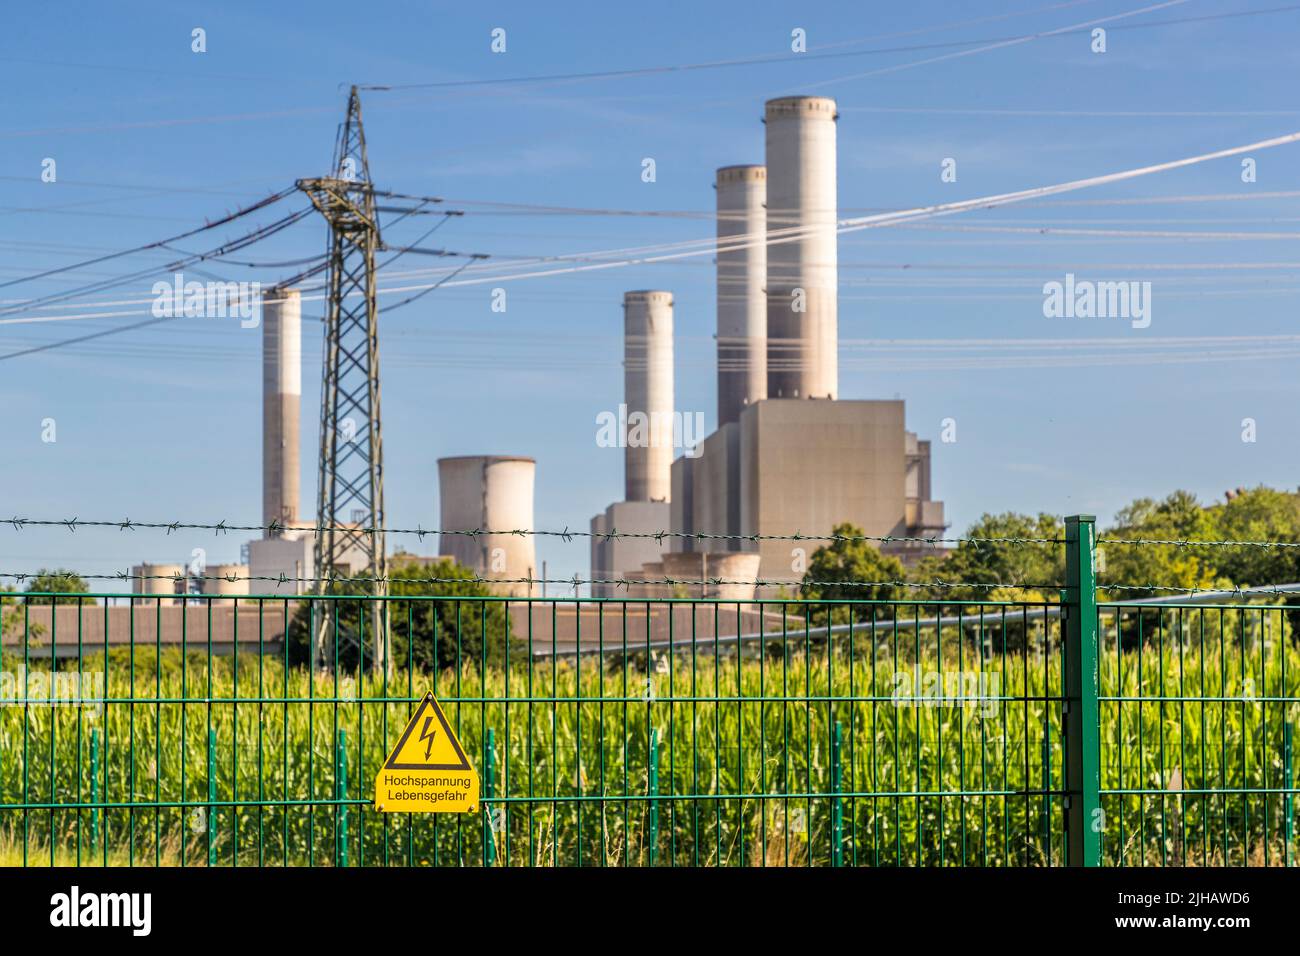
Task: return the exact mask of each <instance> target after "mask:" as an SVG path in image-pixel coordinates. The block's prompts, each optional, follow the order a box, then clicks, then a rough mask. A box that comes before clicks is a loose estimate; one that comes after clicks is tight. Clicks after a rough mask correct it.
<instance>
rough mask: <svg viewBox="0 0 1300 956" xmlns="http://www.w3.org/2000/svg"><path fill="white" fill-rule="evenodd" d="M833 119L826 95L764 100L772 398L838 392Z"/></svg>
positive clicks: (827, 395) (769, 387)
mask: <svg viewBox="0 0 1300 956" xmlns="http://www.w3.org/2000/svg"><path fill="white" fill-rule="evenodd" d="M835 121H836V112H835V101H834V100H832V99H829V98H827V97H822V96H787V97H782V98H780V99H775V100H768V101H767V110H766V116H765V122H766V124H767V235H768V239H769V245H768V248H767V335H768V343H767V394H768V397H769V398H835V397H836V396H837V395H838V394H839V360H838V356H837V354H836V353H837V349H838V329H837V322H838V319H837V316H836V296H837V285H838V263H837V254H836V232H835V220H836V194H835V189H836V184H835V176H836V174H835ZM793 236H797V238H794V239H793V241H789V242H779V241H778V242H775V244H773V243H772V241H773V240H780V239H781V238H782V237H793Z"/></svg>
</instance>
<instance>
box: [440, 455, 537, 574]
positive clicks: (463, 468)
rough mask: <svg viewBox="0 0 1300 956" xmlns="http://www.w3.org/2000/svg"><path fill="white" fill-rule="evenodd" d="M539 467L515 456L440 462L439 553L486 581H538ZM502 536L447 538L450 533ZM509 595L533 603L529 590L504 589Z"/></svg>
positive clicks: (458, 458)
mask: <svg viewBox="0 0 1300 956" xmlns="http://www.w3.org/2000/svg"><path fill="white" fill-rule="evenodd" d="M536 471H537V464H536V462H534V461H533V459H531V458H522V457H518V456H514V455H464V456H460V457H456V458H439V459H438V498H439V502H440V505H441V515H442V516H441V521H442V529H443V531H442V534H441V535H440V536H439V538H440V540H439V542H438V553H439V554H446V555H450V556H451V557H453V558H455V559H456V561H457V562H459V563H460V564H463V565H465V566H466V567H468V568H470V569H471V570H473V571H474V572H475V573H476V574H478V575H480V576H481V577H485V578H498V579H501V578H535V577H539V575H538V574H537V573H536V571H537V552H536V548H535V542H534V539H533V535H531V534H524V535H519V534H510V533H509V532H511V531H514V530H516V529H518V530H524V531H531V530H533V479H534V476H535V474H536ZM473 530H483V531H494V532H503V531H504V532H506V533H504V534H480V535H465V534H448V533H447V532H449V531H473ZM501 590H502V591H503V592H505V593H508V594H513V595H518V596H521V597H530V596H531V595H532V588H530V587H529V585H528V584H526V583H524V584H518V583H516V584H510V585H503V586H502V588H501Z"/></svg>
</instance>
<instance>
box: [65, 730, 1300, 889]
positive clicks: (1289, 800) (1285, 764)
mask: <svg viewBox="0 0 1300 956" xmlns="http://www.w3.org/2000/svg"><path fill="white" fill-rule="evenodd" d="M1291 734H1292V724H1291V723H1290V721H1288V722H1287V723H1285V724H1283V725H1282V768H1283V772H1284V773H1285V774H1286V865H1287V866H1290V865H1291V845H1292V844H1293V843H1294V842H1295V801H1294V794H1292V793H1291V788H1292V787H1294V786H1295V783H1294V780H1295V777H1294V776H1293V774H1292V772H1291ZM91 833H94V831H93V830H92V831H91Z"/></svg>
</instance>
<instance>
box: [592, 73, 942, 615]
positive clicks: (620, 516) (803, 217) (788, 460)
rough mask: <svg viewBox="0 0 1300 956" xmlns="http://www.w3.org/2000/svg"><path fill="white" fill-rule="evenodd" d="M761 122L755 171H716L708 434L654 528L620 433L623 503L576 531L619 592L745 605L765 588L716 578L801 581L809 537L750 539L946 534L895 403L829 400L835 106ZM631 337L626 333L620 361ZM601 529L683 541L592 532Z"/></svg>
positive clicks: (835, 380) (926, 456) (677, 467)
mask: <svg viewBox="0 0 1300 956" xmlns="http://www.w3.org/2000/svg"><path fill="white" fill-rule="evenodd" d="M764 122H765V124H766V135H765V149H766V157H765V163H764V164H763V165H736V166H724V167H722V168H721V169H719V170H717V174H716V181H715V188H716V190H717V217H718V224H717V235H718V247H717V248H718V254H717V381H718V428H717V430H716V431H715V432H713V434H711V435H709V436H708V437H707V438H705V439H704V440H703V441H702V442H701V443H700V445H699V446H698V447H697V448H693V449H688V450H687V453H686V454H683V455H682V456H681V457H679V458H677V459H676V460H675V461H673V462H672V465H671V478H670V492H669V498H668V506H667V512H668V513H667V516H666V520H665V516H664V514H663V509H662V508H661V507H659V502H658V501H655V502H654V504H655V506H656V507H655V508H645V507H644V506H642V507H641V508H640V509H637V510H634V509H633V507H632V505H633V502H634V500H635V499H634V498H633V495H632V492H633V489H634V488H635V489H640V488H641V487H642V485H641V483H640V472H639V471H636V469H640V468H642V467H643V466H642V462H643V461H645V460H646V458H645V456H644V455H643V454H641V455H638V456H635V457H634V456H633V455H632V449H631V447H630V446H631V445H632V443H633V442H632V437H631V436H630V435H629V439H628V445H629V449H628V455H627V459H626V468H627V489H628V499H629V500H628V501H627V502H619V503H616V504H613V505H610V506H609V508H608V509H606V511H605V513H604V514H601V515H597V516H596V517H595V518H593V519H592V522H591V530H592V533H593V538H592V547H591V551H592V577H593V578H598V579H599V578H604V579H610V578H614V579H621V580H626V581H632V582H644V583H641V584H633V585H631V586H630V589H631V590H633V591H634V593H639V594H645V595H659V596H665V595H667V594H669V593H670V588H669V586H668V584H667V583H666V582H667V581H672V582H682V581H691V582H697V583H698V584H699V585H700V588H696V589H694V590H693V591H692V593H694V594H696V595H697V596H725V597H726V598H728V599H736V600H744V599H747V598H752V597H755V596H764V594H768V593H771V592H772V591H773V590H774V589H762V590H761V591H760V589H757V588H756V587H755V586H754V585H752V584H751V585H748V586H744V585H737V584H722V585H720V584H718V583H717V582H718V581H732V582H736V581H740V582H744V581H759V580H762V581H770V582H773V584H774V585H776V586H779V585H782V584H796V583H798V582H799V581H800V580H801V579H802V577H803V573H804V571H805V570H806V567H807V559H808V558H809V556H810V555H809V550H810V548H815V547H816V546H817V544H816V543H815V542H808V543H804V542H791V541H783V540H771V539H761V538H755V537H754V536H763V535H791V534H801V535H829V534H830V533H831V531H832V529H833V528H834V527H835V526H836V525H838V524H840V523H843V522H850V523H852V524H854V525H857V526H858V527H860V528H862V529H863V530H864V531H865V532H866V533H867V534H870V535H878V536H897V537H926V536H933V535H935V534H937V533H939V532H941V531H942V530H943V529H944V527H945V524H944V519H943V504H942V502H937V501H932V500H931V499H930V443H929V442H928V441H923V440H920V439H918V437H917V436H916V435H915V434H913V433H911V432H909V431H907V429H906V427H905V421H904V408H903V402H901V401H864V400H854V401H843V400H839V367H838V321H839V320H838V265H837V262H838V255H837V199H836V177H837V173H836V123H837V122H838V116H837V112H836V107H835V101H834V100H832V99H828V98H826V97H820V96H794V97H781V98H778V99H773V100H769V101H768V103H767V104H766V110H765V116H764ZM639 295H645V293H628V297H632V296H639ZM659 295H662V296H664V297H665V299H667V297H668V294H667V293H659ZM627 301H630V298H625V309H626V308H627V306H626V302H627ZM641 331H642V329H641V327H640V326H639V325H633V324H631V323H630V322H629V323H628V324H626V325H625V336H626V344H625V352H626V354H627V356H629V361H630V357H631V355H632V346H633V336H636V335H639V334H640V333H641ZM632 382H633V379H632V378H631V373H630V371H629V372H628V377H627V383H628V385H627V388H626V392H627V394H626V401H627V405H628V413H627V414H628V417H629V419H630V418H631V416H633V415H635V414H636V413H637V412H638V411H640V412H643V413H647V414H648V413H650V412H651V411H652V409H651V408H650V406H649V401H648V396H643V395H642V394H641V393H639V392H637V391H635V390H634V389H633V387H632ZM660 394H661V393H660ZM639 402H642V403H643V404H638V403H639ZM653 411H656V412H659V411H662V409H661V407H660V406H657V405H656V406H655V408H654V409H653ZM658 437H660V438H662V436H658ZM656 450H657V451H661V450H662V449H656ZM642 451H644V450H642ZM654 460H655V461H658V460H659V458H657V457H656V458H655V459H654ZM634 475H635V476H636V480H635V481H634ZM611 530H617V531H621V532H636V533H640V534H647V533H653V532H655V531H660V530H672V531H674V532H681V533H684V535H687V536H685V537H684V536H681V535H673V536H670V537H666V538H664V539H663V543H662V544H660V541H659V540H658V539H656V538H632V539H618V538H610V539H603V538H600V537H599V535H600V534H601V533H608V532H610V531H611ZM692 534H699V535H708V536H710V537H708V538H702V539H695V540H693V539H691V538H690V537H688V536H689V535H692ZM718 535H720V536H723V537H721V538H717V537H712V536H718ZM805 544H806V545H807V546H803V545H805ZM884 550H888V551H892V552H893V553H896V554H898V555H899V556H900V557H902V558H903V559H904V560H910V559H911V558H913V557H914V556H915V555H916V553H917V551H916V549H915V548H911V547H909V546H908V545H907V544H905V543H901V542H900V543H897V544H894V545H892V546H891V547H887V548H886V549H884ZM665 579H666V580H665ZM656 581H657V582H658V584H657V585H656V584H655V582H656ZM615 590H616V586H614V585H605V586H603V587H602V588H601V589H600V590H599V591H597V590H596V589H595V588H593V594H598V595H609V594H612V593H614V592H615ZM724 592H725V593H724Z"/></svg>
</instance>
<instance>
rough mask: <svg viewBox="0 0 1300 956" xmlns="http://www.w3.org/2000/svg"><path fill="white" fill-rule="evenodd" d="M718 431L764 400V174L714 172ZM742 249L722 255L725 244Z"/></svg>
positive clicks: (746, 169)
mask: <svg viewBox="0 0 1300 956" xmlns="http://www.w3.org/2000/svg"><path fill="white" fill-rule="evenodd" d="M717 190H718V246H719V251H718V268H717V273H718V292H717V295H718V426H719V427H721V426H723V425H725V424H727V422H734V421H737V420H738V419H739V418H740V413H741V411H742V410H743V409H744V407H745V406H746V405H748V404H749V403H750V402H757V401H761V400H762V399H764V398H767V301H766V297H765V296H764V295H763V286H764V284H765V283H766V281H767V246H765V245H763V244H762V242H761V240H762V239H763V238H764V231H765V229H766V228H767V226H766V223H767V211H766V210H765V209H764V208H763V204H764V203H765V202H766V200H767V169H766V168H765V167H763V166H724V167H722V168H721V169H719V170H718V181H717ZM743 237H748V240H749V241H750V242H754V243H757V244H756V245H751V246H749V247H748V248H742V249H735V250H733V251H730V252H725V251H722V249H723V246H724V244H725V242H726V240H727V239H732V241H733V243H735V244H737V245H739V244H741V243H743V242H744V241H745V239H744V238H743Z"/></svg>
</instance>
